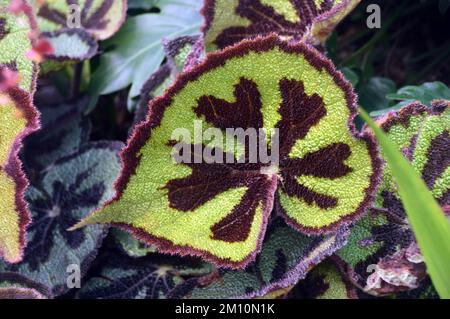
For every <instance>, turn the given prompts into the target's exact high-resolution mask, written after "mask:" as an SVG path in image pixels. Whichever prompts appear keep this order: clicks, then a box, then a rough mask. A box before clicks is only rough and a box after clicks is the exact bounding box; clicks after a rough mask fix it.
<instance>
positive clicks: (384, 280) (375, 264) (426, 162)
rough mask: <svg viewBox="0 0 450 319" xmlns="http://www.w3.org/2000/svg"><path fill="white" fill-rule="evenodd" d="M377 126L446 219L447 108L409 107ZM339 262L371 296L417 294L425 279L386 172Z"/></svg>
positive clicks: (449, 184)
mask: <svg viewBox="0 0 450 319" xmlns="http://www.w3.org/2000/svg"><path fill="white" fill-rule="evenodd" d="M378 123H379V124H380V126H381V128H382V129H383V130H384V132H385V133H387V136H388V137H389V139H390V140H391V141H392V142H394V143H395V145H396V146H397V147H398V149H399V150H401V151H402V153H403V154H404V155H405V157H406V158H407V159H408V160H409V161H410V162H411V164H412V166H413V168H414V169H415V170H416V171H417V172H418V173H419V174H420V176H421V177H422V179H423V180H424V181H425V184H426V185H427V186H428V188H429V190H430V191H431V192H432V194H433V196H434V198H435V199H436V200H437V202H438V203H439V204H440V205H441V207H442V208H443V210H444V212H446V213H449V210H448V207H449V205H450V196H449V194H450V192H449V189H450V168H449V165H450V154H449V148H448V145H449V143H450V138H449V123H450V119H449V111H448V102H446V101H441V102H439V101H437V102H435V103H434V104H433V107H432V108H429V107H427V106H425V105H422V104H420V103H412V104H409V105H407V106H405V107H403V108H402V109H400V110H399V111H395V112H389V113H388V114H386V115H384V116H382V117H381V118H379V119H378ZM337 256H338V258H339V259H340V265H341V267H342V269H343V270H344V271H345V272H347V273H348V274H349V277H350V278H351V279H352V281H353V282H354V283H355V284H357V285H358V286H360V287H361V288H363V289H364V290H365V291H366V292H368V293H371V294H374V295H387V294H393V293H396V292H402V291H407V290H411V289H415V288H417V287H419V286H420V284H421V281H422V280H423V279H425V278H426V267H425V264H424V260H423V257H422V255H421V253H420V250H419V248H418V246H417V243H416V240H415V237H414V233H413V231H412V228H411V225H410V223H409V221H408V219H407V215H406V213H405V209H404V207H403V204H402V202H401V200H400V197H399V194H398V186H397V184H396V183H395V182H394V179H393V177H392V172H391V168H390V167H389V166H387V167H386V168H385V171H384V176H383V182H382V184H381V187H380V188H379V190H378V194H377V199H376V202H375V207H374V208H373V209H372V210H371V211H370V213H369V214H368V215H366V216H365V217H364V218H362V219H361V220H360V221H359V222H357V223H356V225H355V227H354V228H353V229H352V233H351V235H350V238H349V244H348V245H347V246H346V247H344V248H343V249H341V250H340V251H339V252H338V253H337Z"/></svg>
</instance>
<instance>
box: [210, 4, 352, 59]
mask: <svg viewBox="0 0 450 319" xmlns="http://www.w3.org/2000/svg"><path fill="white" fill-rule="evenodd" d="M359 2H360V0H319V1H317V0H206V1H205V6H204V8H203V15H204V16H205V20H206V22H205V26H204V28H203V32H204V34H205V46H206V50H207V51H214V50H216V49H223V48H225V47H227V46H229V45H233V44H235V43H238V42H239V41H241V40H243V39H248V38H254V37H257V36H260V35H267V34H269V33H272V32H275V33H277V34H278V35H280V36H282V37H285V38H290V39H294V40H300V39H303V38H308V39H311V40H313V41H312V42H313V43H314V44H319V43H324V42H325V40H326V38H327V37H328V35H329V34H330V33H331V32H332V31H333V29H334V27H335V26H336V25H337V24H338V23H339V22H340V21H341V20H342V19H343V18H344V17H345V16H346V15H347V14H348V13H350V11H352V10H353V8H354V7H355V6H356V5H357V4H358V3H359Z"/></svg>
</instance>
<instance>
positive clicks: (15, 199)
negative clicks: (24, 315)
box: [0, 87, 39, 263]
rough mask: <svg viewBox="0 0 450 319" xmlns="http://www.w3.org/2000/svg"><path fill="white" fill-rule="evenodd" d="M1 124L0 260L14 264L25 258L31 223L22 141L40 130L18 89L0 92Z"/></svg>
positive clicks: (28, 102) (28, 99)
mask: <svg viewBox="0 0 450 319" xmlns="http://www.w3.org/2000/svg"><path fill="white" fill-rule="evenodd" d="M0 122H1V125H0V193H1V194H2V196H1V197H0V207H1V218H0V257H2V258H4V259H5V260H6V261H8V262H11V263H13V262H19V261H20V260H21V258H22V251H23V247H24V245H25V228H26V227H27V225H28V223H29V220H30V214H29V211H28V207H27V203H26V202H25V200H24V196H23V194H24V192H25V189H26V187H27V185H28V181H27V179H26V177H25V175H24V174H23V172H22V163H21V162H20V160H19V151H20V149H21V147H22V139H23V138H24V137H25V136H27V135H28V134H30V133H31V132H33V131H35V130H36V129H37V128H38V127H39V124H38V123H39V119H38V114H37V112H36V109H35V108H34V106H33V105H32V102H31V95H30V94H29V93H28V92H25V91H23V90H22V89H20V88H17V87H14V88H9V89H7V90H6V91H0Z"/></svg>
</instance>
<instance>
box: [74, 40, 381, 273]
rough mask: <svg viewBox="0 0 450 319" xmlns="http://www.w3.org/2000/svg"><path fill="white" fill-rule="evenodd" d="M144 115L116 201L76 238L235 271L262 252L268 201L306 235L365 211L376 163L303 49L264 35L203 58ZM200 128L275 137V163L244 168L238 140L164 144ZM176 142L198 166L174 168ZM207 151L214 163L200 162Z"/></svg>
mask: <svg viewBox="0 0 450 319" xmlns="http://www.w3.org/2000/svg"><path fill="white" fill-rule="evenodd" d="M211 83H214V85H211ZM150 109H151V111H150V116H148V117H147V120H146V121H145V122H143V123H142V124H141V125H139V126H137V128H136V129H135V131H134V134H133V136H132V137H131V138H130V140H129V141H128V146H127V148H126V149H125V150H124V151H123V152H122V159H123V163H124V167H123V170H122V174H121V176H120V177H119V179H118V181H117V182H116V186H117V187H116V196H115V198H114V199H113V200H111V201H110V202H109V203H108V204H107V205H105V207H103V208H102V209H100V210H98V211H96V212H95V213H94V214H92V215H91V216H89V217H88V218H86V219H84V220H83V221H82V222H81V223H80V224H78V225H77V227H81V226H84V225H88V224H95V223H106V224H114V225H117V226H119V227H121V228H123V229H126V230H128V231H130V232H132V233H133V234H134V235H135V236H136V237H137V238H139V239H141V240H143V241H144V242H147V243H148V244H153V245H155V246H157V248H158V249H159V251H161V252H167V253H172V254H180V255H197V256H202V257H204V258H205V259H206V260H208V261H212V262H214V263H216V264H218V265H220V266H225V267H231V268H242V267H244V266H246V265H247V264H248V263H249V262H251V261H253V260H254V258H255V256H256V254H257V252H258V251H260V249H261V242H262V239H263V238H264V233H265V229H266V225H267V222H268V218H269V214H270V212H271V211H272V207H273V203H274V200H275V197H277V205H276V207H277V212H278V213H279V214H281V215H282V216H284V218H285V219H286V220H287V221H288V223H289V224H290V225H291V226H292V227H294V228H296V229H298V230H300V231H302V232H306V233H310V234H323V233H330V232H333V231H336V230H337V229H338V228H340V227H341V226H342V225H346V224H349V223H351V222H352V221H353V220H354V219H356V218H357V217H359V216H360V215H361V214H363V213H364V212H365V210H366V208H368V207H369V205H371V202H372V199H373V196H374V191H375V188H376V186H377V184H378V177H379V173H380V169H379V168H380V164H381V163H380V159H379V158H378V152H377V149H376V146H375V143H374V141H373V139H371V138H370V137H368V136H367V137H365V138H363V137H361V136H359V134H358V133H357V132H356V131H355V128H354V126H353V124H352V120H353V118H354V116H355V114H356V107H355V95H354V93H353V91H352V88H351V86H350V84H349V83H348V82H347V81H346V80H345V79H344V78H343V76H342V74H341V73H339V72H337V71H336V70H335V69H334V67H333V66H332V64H331V62H329V61H328V60H327V59H326V58H325V57H323V56H322V55H321V54H320V53H319V52H318V51H316V50H313V49H311V48H310V47H309V46H306V45H304V44H298V45H290V44H288V43H287V42H284V41H282V40H280V39H279V38H278V37H277V36H270V37H267V38H260V39H257V40H255V41H244V42H242V43H241V44H240V45H239V46H236V47H232V48H229V49H227V50H224V51H222V52H220V53H217V54H211V55H209V56H208V57H207V59H206V60H205V61H204V62H203V63H202V64H200V65H199V66H197V67H194V68H193V69H191V70H190V71H189V72H187V73H184V74H181V75H180V76H179V77H178V79H177V81H176V82H175V84H174V85H173V86H172V87H171V88H169V89H168V90H167V91H166V92H165V94H164V95H163V96H162V97H160V98H157V99H155V100H153V102H152V104H151V105H150ZM199 122H200V123H202V125H203V126H204V127H209V128H217V130H219V132H221V133H222V132H224V134H225V135H226V134H228V133H227V131H226V130H225V129H226V128H227V129H228V128H232V129H236V128H241V129H243V130H246V129H251V128H254V129H255V130H258V129H264V130H265V132H270V131H271V130H273V129H276V130H278V131H279V134H278V135H279V140H280V143H279V144H280V145H279V158H278V159H277V161H274V163H271V162H270V161H269V162H268V163H267V162H266V163H263V162H262V161H260V160H256V161H255V162H252V160H251V157H252V154H250V153H251V152H252V150H251V148H250V147H247V144H249V143H248V142H249V141H247V142H244V143H241V142H239V141H237V147H236V149H234V145H231V146H230V145H228V146H226V145H225V146H224V145H220V144H222V142H223V138H217V139H216V141H215V142H214V141H212V142H211V143H209V144H208V145H207V146H205V145H203V146H202V143H203V142H200V143H198V142H193V141H192V140H191V141H185V140H180V136H176V137H174V136H172V135H173V133H174V130H177V129H180V128H182V129H184V130H185V131H187V132H188V133H189V134H190V135H191V136H195V134H197V135H198V134H199V133H198V132H194V127H195V126H196V124H198V123H199ZM197 131H198V130H197ZM175 132H176V131H175ZM192 134H194V135H192ZM225 135H223V136H225ZM231 135H232V137H233V136H235V135H233V134H231ZM271 136H272V135H271ZM200 138H201V137H200ZM272 138H273V139H275V137H274V136H273V137H272ZM176 142H180V144H183V143H185V144H184V146H186V147H184V149H185V152H186V154H185V155H187V157H188V158H189V159H192V158H193V157H194V155H195V154H193V153H192V149H193V148H194V149H196V148H198V146H200V147H204V148H205V152H204V155H205V160H203V159H202V160H201V161H200V163H199V162H198V161H197V162H196V160H195V161H194V162H192V161H191V162H190V163H189V162H188V163H186V162H182V163H177V161H176V160H174V159H175V158H176V156H177V154H175V153H176V152H177V151H174V147H173V144H174V143H176ZM181 142H183V143H181ZM192 143H194V144H197V146H196V147H193V146H194V145H193V144H192ZM232 144H234V143H232ZM268 144H269V143H268V142H267V138H266V136H265V134H261V135H260V145H263V146H264V145H266V146H267V145H268ZM267 147H268V146H267ZM230 149H231V150H230ZM242 149H244V151H243V150H242ZM183 152H184V151H183ZM215 152H217V153H216V154H219V156H222V157H221V159H219V160H218V161H213V162H212V163H211V161H210V160H211V156H212V155H211V154H212V153H215ZM208 154H209V155H208ZM178 155H180V154H179V151H178ZM253 155H254V154H253ZM259 155H260V156H261V154H259ZM227 158H228V159H229V158H231V162H232V163H230V161H229V160H227ZM216 159H217V158H216ZM241 159H243V162H244V163H239V162H238V160H239V161H240V160H241ZM275 162H277V163H275Z"/></svg>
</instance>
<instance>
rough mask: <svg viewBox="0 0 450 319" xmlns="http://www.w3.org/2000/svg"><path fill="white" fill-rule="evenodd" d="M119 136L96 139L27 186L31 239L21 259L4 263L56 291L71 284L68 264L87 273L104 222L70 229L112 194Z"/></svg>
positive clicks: (116, 172) (57, 292)
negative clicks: (100, 140)
mask: <svg viewBox="0 0 450 319" xmlns="http://www.w3.org/2000/svg"><path fill="white" fill-rule="evenodd" d="M121 147H122V144H121V143H118V142H95V143H89V144H85V145H84V146H82V147H81V148H80V149H79V150H77V151H76V152H75V153H73V154H71V155H68V156H66V157H63V158H61V159H59V160H57V161H56V162H55V163H54V164H53V166H52V168H51V169H49V170H47V171H46V172H45V174H42V179H41V180H40V181H39V182H36V183H35V184H34V185H33V186H31V187H30V188H29V189H28V191H27V201H28V203H29V206H30V210H31V212H32V215H33V223H32V224H31V225H30V226H29V228H28V235H27V239H28V245H27V248H26V250H25V255H24V259H23V261H22V262H21V263H20V264H17V265H13V266H8V265H5V264H3V265H0V269H1V270H2V271H14V272H17V273H20V274H22V275H24V276H26V277H28V278H30V279H32V280H34V281H36V282H39V283H41V284H43V285H45V286H47V287H50V288H51V291H52V293H53V294H54V295H55V296H57V295H60V294H62V293H64V292H66V291H67V290H68V287H67V285H66V280H67V267H68V266H70V265H78V266H79V267H80V269H81V275H84V274H85V273H86V271H87V270H88V267H89V265H90V263H91V261H92V260H93V258H94V257H95V256H96V252H97V249H98V247H99V245H100V244H101V242H102V240H103V237H104V235H105V227H103V226H93V227H89V228H86V229H82V230H78V231H74V232H69V231H67V228H68V227H70V226H71V225H72V224H73V223H74V222H75V221H76V220H78V219H79V218H82V217H83V216H85V215H86V214H87V213H88V212H89V211H91V210H92V209H95V208H96V207H99V205H101V204H102V203H103V202H105V200H107V199H109V198H111V196H112V193H113V192H112V184H113V181H114V179H115V178H116V177H117V174H118V173H119V169H120V164H119V158H118V156H117V153H118V151H119V150H120V148H121Z"/></svg>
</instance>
